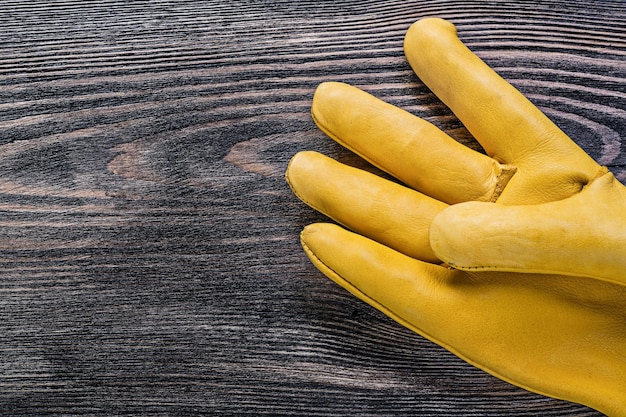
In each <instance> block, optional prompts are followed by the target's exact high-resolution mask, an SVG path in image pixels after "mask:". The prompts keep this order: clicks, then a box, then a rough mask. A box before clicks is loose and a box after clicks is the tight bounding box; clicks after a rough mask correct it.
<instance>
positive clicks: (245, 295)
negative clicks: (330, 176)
mask: <svg viewBox="0 0 626 417" xmlns="http://www.w3.org/2000/svg"><path fill="white" fill-rule="evenodd" d="M0 7H1V9H2V12H1V13H0V414H2V415H7V416H26V415H29V416H30V415H68V416H69V415H90V416H95V415H107V416H111V415H151V416H158V415H185V416H190V415H224V416H227V415H254V416H257V415H302V416H339V415H360V416H368V415H371V416H383V415H395V416H409V415H419V416H429V415H446V416H451V415H459V416H461V415H462V416H467V415H473V416H479V415H480V416H483V415H484V416H497V415H506V416H523V415H533V416H535V415H542V416H592V415H597V413H596V412H594V411H593V410H589V409H587V408H585V407H582V406H579V405H575V404H570V403H566V402H563V401H558V400H554V399H549V398H544V397H542V396H539V395H535V394H531V393H528V392H526V391H524V390H521V389H519V388H516V387H514V386H511V385H509V384H507V383H504V382H501V381H500V380H498V379H496V378H493V377H491V376H489V375H487V374H485V373H483V372H481V371H479V370H477V369H475V368H473V367H471V366H469V365H467V364H466V363H464V362H463V361H461V360H459V359H457V358H456V357H455V356H453V355H452V354H450V353H448V352H447V351H445V350H444V349H442V348H440V347H438V346H436V345H434V344H432V343H430V342H428V341H426V340H424V339H422V338H421V337H419V336H417V335H415V334H413V333H411V332H410V331H408V330H406V329H404V328H403V327H401V326H399V325H398V324H396V323H395V322H393V321H391V320H390V319H388V318H386V317H385V316H383V315H382V314H380V313H378V312H377V311H375V310H373V309H372V308H370V307H368V306H366V305H364V304H363V303H361V302H359V301H357V300H355V299H353V298H352V297H351V296H349V295H348V294H347V293H346V292H345V291H343V290H341V289H340V288H338V287H337V286H336V285H334V284H333V283H331V282H330V281H328V280H327V279H325V278H324V277H323V276H322V275H321V274H320V273H319V272H318V271H317V270H316V269H315V268H314V267H313V266H312V265H311V264H310V263H309V262H308V260H307V259H306V257H305V255H304V254H303V253H302V251H301V249H300V246H299V242H298V234H299V231H300V230H301V228H302V227H303V226H304V225H306V224H308V223H310V222H313V221H318V220H324V218H323V216H321V215H319V214H316V213H315V212H313V211H312V210H311V209H309V208H307V207H306V206H304V205H303V204H301V203H300V202H299V201H298V200H297V199H296V198H295V197H294V196H293V195H292V194H291V192H290V191H289V189H288V187H287V186H286V184H285V182H284V180H283V172H284V170H285V167H286V165H287V162H288V160H289V158H290V157H291V156H292V155H293V154H294V153H295V152H297V151H299V150H303V149H315V150H318V151H321V152H324V153H326V154H328V155H331V156H333V157H335V158H338V159H341V160H346V161H350V162H351V163H355V164H357V165H358V164H361V165H363V164H362V163H361V162H359V161H358V160H357V159H356V158H355V157H353V156H352V155H351V154H350V153H349V152H347V151H345V150H342V149H341V148H340V147H339V146H337V145H335V144H334V143H332V141H331V140H330V139H328V138H326V137H325V136H324V135H323V134H322V133H321V132H319V131H318V130H317V129H316V128H315V126H314V124H313V123H312V121H311V119H310V116H309V107H310V102H311V96H312V93H313V91H314V89H315V87H316V85H318V84H319V83H320V82H322V81H327V80H338V81H344V82H349V83H351V84H354V85H357V86H360V87H362V88H363V89H365V90H367V91H369V92H371V93H373V94H375V95H377V96H378V97H381V98H383V99H385V100H387V101H389V102H391V103H394V104H396V105H399V106H402V107H404V108H406V109H408V110H410V111H412V112H414V113H415V114H417V115H419V116H422V117H425V118H427V119H428V120H430V121H432V122H433V123H435V124H437V125H438V126H440V127H442V128H443V129H444V130H446V131H448V132H450V133H451V134H453V135H455V136H456V137H457V138H458V139H459V140H461V141H463V142H465V143H468V144H470V145H471V146H475V145H474V144H473V142H472V140H471V138H469V136H468V134H467V133H466V132H465V131H464V130H463V128H462V126H461V125H460V123H458V121H456V120H455V119H454V117H453V116H452V115H451V113H450V112H449V110H447V109H446V108H445V106H443V105H442V104H441V103H440V102H438V101H437V99H436V97H434V96H433V95H432V94H431V93H430V92H429V91H428V90H427V89H426V88H425V87H424V86H423V85H422V84H421V83H420V81H419V80H418V79H417V78H416V77H415V76H414V75H413V74H412V72H411V70H410V68H409V66H408V64H407V63H406V61H405V59H404V57H403V52H402V40H403V35H404V33H405V31H406V29H407V28H408V27H409V25H410V24H411V23H412V22H414V21H415V20H417V19H419V18H421V17H426V16H440V17H444V18H447V19H450V20H451V21H452V22H454V23H455V24H457V26H458V28H459V31H460V36H461V38H462V39H463V40H464V41H465V42H466V43H467V45H468V46H469V47H470V48H472V49H473V50H474V51H476V52H477V53H478V54H479V55H480V56H481V57H482V58H483V59H485V60H486V61H487V62H488V63H489V64H490V65H492V66H493V67H494V68H495V69H496V70H497V71H499V72H500V73H501V74H502V75H503V76H504V77H505V78H507V79H508V80H510V81H511V82H512V83H513V84H514V85H516V86H517V87H518V88H520V89H521V90H522V91H523V92H524V93H525V94H527V95H528V97H529V98H531V100H533V101H534V102H535V103H536V104H537V105H538V106H540V107H541V108H542V109H543V110H544V111H545V112H546V113H547V114H548V115H549V116H550V117H551V118H553V119H554V120H555V121H556V122H557V123H559V125H560V126H561V127H562V128H563V129H564V130H565V131H566V132H567V133H568V134H569V135H571V137H572V138H573V139H574V140H576V141H577V142H578V143H579V144H580V145H581V146H582V147H583V148H584V149H585V150H586V151H588V152H589V153H590V154H591V155H592V156H593V157H594V158H596V159H597V160H598V161H599V162H601V163H603V164H605V165H607V166H609V167H610V169H612V170H613V172H614V173H615V174H616V175H617V176H618V178H620V179H621V180H622V181H623V180H626V153H625V151H624V147H623V146H622V142H624V141H625V137H624V134H625V133H624V132H626V117H625V116H626V100H625V91H626V82H625V81H624V80H625V78H626V64H625V62H626V61H625V56H626V3H624V2H623V1H620V0H614V1H608V0H605V1H592V0H587V1H584V0H568V1H560V0H546V1H542V2H525V1H506V2H505V1H490V2H484V1H464V2H459V1H447V0H423V1H374V0H370V1H347V0H340V1H335V0H333V1H330V0H317V1H309V0H305V1H284V0H280V1H270V0H251V1H243V0H231V1H228V2H225V1H183V0H179V1H176V0H173V1H165V0H157V1H131V2H127V1H115V0H94V1H76V0H64V1H60V0H59V1H37V0H35V1H28V2H22V1H20V2H18V1H13V0H4V1H0Z"/></svg>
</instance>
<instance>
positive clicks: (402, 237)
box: [287, 19, 626, 416]
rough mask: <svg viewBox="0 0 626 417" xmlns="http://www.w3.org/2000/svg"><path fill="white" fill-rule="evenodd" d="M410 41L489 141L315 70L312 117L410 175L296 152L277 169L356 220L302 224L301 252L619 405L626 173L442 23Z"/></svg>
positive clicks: (405, 315)
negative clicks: (458, 134)
mask: <svg viewBox="0 0 626 417" xmlns="http://www.w3.org/2000/svg"><path fill="white" fill-rule="evenodd" d="M405 53H406V56H407V58H408V60H409V62H410V64H411V66H412V67H413V69H414V70H415V72H416V73H417V75H418V76H419V77H420V78H421V79H422V81H423V82H424V83H425V84H426V85H427V86H428V87H429V88H430V89H431V90H432V91H433V92H434V93H435V94H436V95H437V96H439V98H440V99H441V100H442V101H443V102H444V103H446V104H447V105H448V106H449V107H450V108H451V109H452V111H453V112H454V113H455V114H456V115H457V116H458V117H459V118H460V120H461V121H462V122H463V123H464V124H465V126H466V127H467V128H468V130H469V131H470V132H471V133H472V134H473V135H474V137H475V138H476V139H477V140H478V141H479V142H480V143H481V145H482V146H483V147H484V149H485V151H486V153H487V155H488V156H487V155H483V154H481V153H478V152H475V151H473V150H470V149H468V148H466V147H464V146H462V145H461V144H459V143H458V142H456V141H455V140H453V139H452V138H450V137H449V136H447V135H446V134H445V133H443V132H442V131H440V130H438V129H437V128H436V127H434V126H433V125H432V124H430V123H428V122H426V121H424V120H421V119H419V118H417V117H414V116H413V115H411V114H409V113H407V112H405V111H403V110H401V109H398V108H396V107H394V106H391V105H389V104H387V103H384V102H382V101H380V100H378V99H376V98H374V97H372V96H371V95H369V94H367V93H364V92H362V91H360V90H358V89H356V88H354V87H350V86H348V85H345V84H340V83H325V84H322V85H320V86H319V88H318V89H317V91H316V93H315V96H314V99H313V106H312V114H313V118H314V120H315V121H316V123H317V124H318V126H319V127H320V128H321V129H322V130H323V131H324V132H326V133H327V134H328V135H329V136H330V137H332V138H333V139H334V140H336V141H337V142H339V143H341V144H342V145H344V146H346V147H347V148H349V149H351V150H353V151H354V152H356V153H357V154H359V155H360V156H362V157H363V158H364V159H366V160H368V161H370V162H371V163H372V164H374V165H376V166H378V167H379V168H381V169H383V170H384V171H386V172H388V173H390V174H391V175H393V176H394V177H396V178H398V179H399V180H400V181H402V182H403V183H404V184H406V186H404V185H400V184H398V183H395V182H392V181H388V180H385V179H383V178H381V177H378V176H376V175H374V174H371V173H368V172H365V171H362V170H359V169H356V168H353V167H349V166H346V165H343V164H341V163H339V162H336V161H334V160H332V159H330V158H327V157H325V156H323V155H321V154H319V153H315V152H301V153H298V154H297V155H296V156H294V158H293V159H292V161H291V162H290V164H289V168H288V169H287V180H288V182H289V184H290V186H291V187H292V189H293V191H294V193H295V194H296V195H297V196H298V197H299V198H300V199H301V200H303V201H304V202H305V203H307V204H309V205H310V206H312V207H313V208H315V209H317V210H319V211H321V212H322V213H325V214H326V215H328V216H329V217H331V218H332V219H334V220H335V221H337V222H338V223H340V224H342V225H344V226H345V227H347V228H348V229H351V230H352V231H348V230H346V229H344V228H342V227H340V226H336V225H333V224H326V223H321V224H313V225H310V226H307V227H306V228H305V229H304V231H303V232H302V235H301V240H302V244H303V247H304V249H305V252H306V254H307V255H308V256H309V258H310V259H311V261H312V262H313V263H314V264H315V266H316V267H317V268H318V269H320V270H321V271H322V272H323V273H324V274H325V275H326V276H328V277H329V278H331V279H332V280H333V281H335V282H336V283H338V284H339V285H341V286H342V287H344V288H345V289H347V290H348V291H350V292H351V293H352V294H354V295H355V296H357V297H358V298H360V299H362V300H363V301H365V302H367V303H369V304H370V305H372V306H374V307H375V308H377V309H379V310H380V311H382V312H383V313H385V314H387V315H388V316H390V317H391V318H393V319H394V320H396V321H397V322H399V323H401V324H402V325H404V326H406V327H408V328H409V329H412V330H414V331H415V332H417V333H419V334H421V335H422V336H424V337H426V338H428V339H430V340H432V341H434V342H435V343H438V344H439V345H441V346H443V347H445V348H446V349H448V350H450V351H451V352H453V353H454V354H456V355H457V356H459V357H461V358H462V359H464V360H466V361H467V362H469V363H471V364H473V365H475V366H477V367H478V368H481V369H483V370H485V371H487V372H489V373H490V374H492V375H495V376H497V377H499V378H501V379H503V380H505V381H508V382H511V383H513V384H515V385H518V386H520V387H523V388H526V389H528V390H530V391H534V392H537V393H540V394H544V395H548V396H552V397H556V398H561V399H565V400H570V401H574V402H578V403H581V404H585V405H588V406H590V407H593V408H596V409H597V410H599V411H602V412H604V413H606V414H608V415H613V416H626V285H624V284H626V214H625V209H626V191H625V190H624V187H623V186H622V185H621V184H620V183H619V182H617V181H616V180H615V178H614V177H613V175H612V174H610V173H609V172H608V171H607V170H606V169H605V168H602V167H600V166H599V165H598V164H597V163H596V162H595V161H594V160H593V159H592V158H590V157H589V156H588V155H587V154H586V153H585V152H583V151H582V150H581V149H580V148H579V147H578V146H577V145H576V144H575V143H574V142H573V141H572V140H571V139H569V138H568V137H567V136H566V135H565V134H564V133H563V132H562V131H561V130H559V129H558V128H557V127H556V126H555V125H554V124H553V123H552V122H551V121H550V120H549V119H548V118H547V117H546V116H545V115H543V114H542V113H541V112H540V111H539V110H538V109H537V108H536V107H535V106H533V105H532V104H531V103H530V102H529V101H528V100H527V99H526V98H524V97H523V96H522V95H521V94H520V93H519V92H518V91H517V90H515V89H514V88H513V87H512V86H511V85H509V84H508V83H507V82H506V81H504V80H503V79H502V78H500V77H499V76H498V75H497V74H496V73H495V72H493V71H492V70H491V69H490V68H489V67H488V66H487V65H486V64H484V63H483V62H482V61H481V60H480V59H479V58H478V57H476V56H475V55H473V54H472V53H471V52H470V51H469V50H468V49H467V48H466V47H465V46H464V45H463V44H462V43H461V42H460V40H459V39H458V38H457V36H456V30H455V28H454V26H453V25H452V24H450V23H449V22H446V21H443V20H441V19H424V20H421V21H418V22H417V23H415V24H414V25H413V26H412V27H411V28H410V30H409V31H408V33H407V36H406V39H405ZM493 202H496V204H494V203H493ZM520 205H523V206H520ZM441 260H444V261H446V262H447V263H448V265H447V266H446V265H441ZM451 267H455V268H457V269H452V268H451ZM459 268H462V269H466V271H463V270H460V269H459ZM503 271H504V272H503ZM507 271H509V272H507ZM510 271H514V272H510Z"/></svg>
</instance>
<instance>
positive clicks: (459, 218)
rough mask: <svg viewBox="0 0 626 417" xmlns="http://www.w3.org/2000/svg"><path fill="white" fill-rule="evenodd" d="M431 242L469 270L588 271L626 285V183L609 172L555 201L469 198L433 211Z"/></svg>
mask: <svg viewBox="0 0 626 417" xmlns="http://www.w3.org/2000/svg"><path fill="white" fill-rule="evenodd" d="M429 234H430V244H431V246H432V249H433V251H434V252H435V254H436V255H437V256H438V258H439V259H441V260H442V261H443V262H445V263H447V264H448V265H450V266H451V267H453V268H456V269H461V270H466V271H507V272H522V273H523V272H528V273H544V274H560V275H576V276H587V277H593V278H597V279H602V280H606V281H611V282H615V283H619V284H622V285H626V188H624V186H623V185H621V184H620V183H619V182H618V181H617V180H616V179H615V178H614V177H613V175H612V174H610V173H607V174H605V175H603V176H602V177H600V178H598V179H596V180H594V181H593V182H592V183H591V184H589V185H587V186H586V187H585V188H584V189H583V190H582V191H581V192H580V193H578V194H576V195H574V196H572V197H570V198H568V199H565V200H560V201H556V202H551V203H546V204H539V205H527V206H505V205H502V204H497V203H481V202H466V203H460V204H456V205H453V206H450V207H448V208H446V209H445V210H443V211H442V212H441V213H440V214H438V215H437V216H436V217H435V218H434V220H433V222H432V223H431V226H430V231H429Z"/></svg>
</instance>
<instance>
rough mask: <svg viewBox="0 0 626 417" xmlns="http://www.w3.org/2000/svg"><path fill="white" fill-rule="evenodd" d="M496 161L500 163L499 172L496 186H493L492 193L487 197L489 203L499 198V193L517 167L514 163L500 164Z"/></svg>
mask: <svg viewBox="0 0 626 417" xmlns="http://www.w3.org/2000/svg"><path fill="white" fill-rule="evenodd" d="M496 163H497V164H499V165H500V174H498V176H497V177H496V186H495V187H494V190H493V194H492V195H491V198H490V199H489V202H491V203H495V202H496V201H497V200H498V198H500V195H501V194H502V192H503V191H504V189H505V188H506V186H507V185H508V184H509V181H511V178H513V175H515V173H516V172H517V167H516V166H514V165H508V164H500V163H499V162H497V161H496Z"/></svg>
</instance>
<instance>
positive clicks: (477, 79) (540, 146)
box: [404, 18, 599, 182]
mask: <svg viewBox="0 0 626 417" xmlns="http://www.w3.org/2000/svg"><path fill="white" fill-rule="evenodd" d="M404 51H405V54H406V57H407V59H408V61H409V63H410V64H411V67H412V68H413V70H414V71H415V73H416V74H417V76H418V77H419V78H420V79H421V80H422V81H423V82H424V83H425V84H426V85H427V86H428V87H429V88H430V89H431V90H432V91H433V92H434V93H435V94H436V95H437V96H438V97H439V99H441V101H443V102H444V103H445V104H446V105H447V106H448V107H449V108H450V109H451V110H452V112H454V114H455V115H456V116H457V117H458V118H459V119H460V120H461V122H463V124H464V125H465V126H466V127H467V129H468V130H469V131H470V132H471V133H472V135H473V136H474V137H475V138H476V140H478V142H480V144H481V145H482V146H483V148H484V149H485V151H486V152H487V154H488V155H490V156H491V157H493V158H494V159H495V160H497V161H499V162H502V163H505V164H512V165H515V166H518V167H524V168H525V169H527V170H528V169H533V170H542V169H544V168H543V167H544V166H546V165H548V166H549V165H550V163H554V162H555V161H558V163H559V164H561V165H564V166H567V167H568V169H569V170H571V171H573V172H577V173H578V172H581V173H584V174H585V176H586V177H588V179H591V178H593V177H594V176H595V175H596V174H597V173H598V169H599V166H598V164H597V163H596V162H595V161H594V160H593V159H592V158H591V157H590V156H589V155H587V154H586V153H585V152H584V151H583V150H582V149H581V148H580V147H578V145H577V144H576V143H574V142H573V141H572V140H571V139H570V138H569V137H568V136H567V135H566V134H565V133H564V132H563V131H561V130H560V129H559V128H558V127H557V126H556V125H555V124H554V123H553V122H552V121H551V120H550V119H549V118H548V117H547V116H546V115H545V114H543V113H542V112H541V111H540V110H539V109H538V108H537V107H535V105H533V104H532V103H531V102H530V101H529V100H528V99H527V98H526V97H524V95H522V94H521V93H520V92H519V91H518V90H517V89H515V88H514V87H513V86H512V85H511V84H509V83H508V82H507V81H505V80H504V79H503V78H502V77H500V76H499V75H498V74H497V73H496V72H495V71H494V70H492V69H491V68H490V67H489V66H488V65H487V64H485V63H484V62H483V61H482V60H481V59H480V58H479V57H478V56H476V55H475V54H474V53H472V52H471V51H470V50H469V49H468V48H467V47H466V46H465V45H464V44H463V43H462V42H461V40H460V39H459V38H458V37H457V31H456V28H455V26H454V25H453V24H452V23H450V22H448V21H446V20H443V19H439V18H427V19H422V20H419V21H417V22H416V23H414V24H413V25H412V26H411V28H410V29H409V30H408V32H407V34H406V37H405V41H404ZM583 182H584V181H583Z"/></svg>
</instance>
